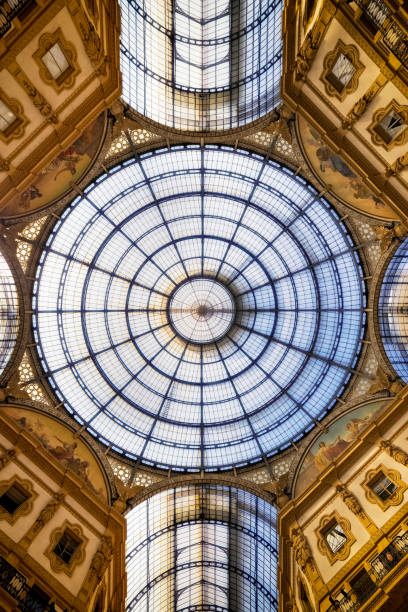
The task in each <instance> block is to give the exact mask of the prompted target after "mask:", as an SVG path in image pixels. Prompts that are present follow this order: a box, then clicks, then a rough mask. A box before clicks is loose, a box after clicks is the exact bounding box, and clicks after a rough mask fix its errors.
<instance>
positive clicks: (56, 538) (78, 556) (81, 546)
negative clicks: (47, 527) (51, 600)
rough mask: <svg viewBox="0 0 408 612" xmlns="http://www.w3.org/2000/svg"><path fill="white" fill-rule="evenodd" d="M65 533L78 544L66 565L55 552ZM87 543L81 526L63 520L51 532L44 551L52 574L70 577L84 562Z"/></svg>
mask: <svg viewBox="0 0 408 612" xmlns="http://www.w3.org/2000/svg"><path fill="white" fill-rule="evenodd" d="M65 532H68V533H69V534H70V535H71V536H72V538H73V539H76V540H78V542H79V543H78V546H77V547H76V549H75V550H74V552H73V554H72V555H71V558H70V560H69V562H68V563H67V562H66V561H64V560H63V559H62V558H61V557H60V556H59V555H58V554H57V553H56V552H55V548H56V546H57V545H58V543H59V542H60V540H61V538H62V537H63V536H64V534H65ZM88 542H89V540H88V538H87V537H86V536H85V534H84V531H83V529H82V527H81V525H78V524H74V523H70V522H69V521H68V520H65V521H64V523H62V524H61V525H60V526H59V527H57V528H56V529H54V530H53V531H52V532H51V534H50V539H49V543H48V546H47V548H46V550H45V551H44V555H45V556H46V557H47V558H48V560H49V562H50V566H51V569H52V570H53V571H54V572H56V573H64V574H67V575H68V576H72V574H73V572H74V570H75V568H76V567H78V566H79V565H81V564H82V563H83V562H84V559H85V549H86V546H87V544H88Z"/></svg>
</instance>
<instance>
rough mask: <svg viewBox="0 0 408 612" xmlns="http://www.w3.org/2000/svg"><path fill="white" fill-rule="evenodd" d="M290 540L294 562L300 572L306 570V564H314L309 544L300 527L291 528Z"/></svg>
mask: <svg viewBox="0 0 408 612" xmlns="http://www.w3.org/2000/svg"><path fill="white" fill-rule="evenodd" d="M290 541H291V544H292V547H293V551H294V553H295V559H296V563H297V564H298V566H299V567H300V569H301V570H302V572H306V569H307V566H308V564H310V565H311V566H312V567H313V566H314V559H313V555H312V551H311V549H310V546H309V544H308V543H307V540H306V538H305V536H304V535H303V533H302V532H301V530H300V528H297V527H295V528H294V529H292V532H291V539H290Z"/></svg>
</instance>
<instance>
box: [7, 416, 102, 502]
mask: <svg viewBox="0 0 408 612" xmlns="http://www.w3.org/2000/svg"><path fill="white" fill-rule="evenodd" d="M2 410H3V411H4V412H5V413H6V414H7V415H8V416H10V417H11V418H12V419H14V420H15V421H17V423H19V424H20V425H22V426H23V427H25V428H26V429H27V430H28V431H29V432H30V433H32V434H34V436H35V437H36V438H38V440H39V441H40V442H41V444H42V445H43V446H44V448H46V449H47V451H49V452H50V453H51V454H52V455H54V457H56V458H57V459H58V461H60V462H61V463H62V465H63V466H64V467H67V468H69V469H70V470H72V471H73V472H74V473H75V474H76V475H77V476H79V477H80V478H82V479H83V480H84V481H85V483H86V484H87V485H88V487H89V488H90V489H91V490H92V492H93V493H96V494H97V495H98V496H99V497H101V498H102V499H103V500H104V501H107V491H106V484H105V480H104V477H103V474H102V471H101V468H100V467H99V465H98V462H97V460H96V458H95V457H94V455H93V453H92V452H91V451H90V449H89V448H88V447H87V446H86V444H85V443H84V442H83V441H82V440H81V439H80V438H74V435H73V432H72V431H71V430H70V429H68V428H67V427H65V426H64V425H63V424H62V423H60V422H59V421H57V420H56V419H53V418H52V417H49V416H46V415H44V414H42V413H40V412H33V411H32V410H29V409H25V408H15V407H13V406H3V407H2Z"/></svg>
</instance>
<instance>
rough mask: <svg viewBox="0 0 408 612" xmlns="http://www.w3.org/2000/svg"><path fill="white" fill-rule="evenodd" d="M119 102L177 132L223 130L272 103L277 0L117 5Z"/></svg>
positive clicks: (137, 0) (144, 0) (156, 0)
mask: <svg viewBox="0 0 408 612" xmlns="http://www.w3.org/2000/svg"><path fill="white" fill-rule="evenodd" d="M120 7H121V14H122V36H121V45H120V52H121V69H122V82H123V98H124V99H125V101H126V102H127V103H128V104H129V105H130V106H132V107H133V108H134V109H135V110H136V111H137V112H138V113H140V114H142V115H144V116H145V117H147V118H149V119H152V120H153V121H156V122H158V123H161V124H163V125H166V126H168V127H171V128H175V129H178V130H189V131H191V130H193V131H194V130H197V131H216V130H227V129H231V128H235V127H239V126H243V125H246V124H248V123H251V122H253V121H256V120H257V119H259V118H260V117H262V116H263V115H265V114H266V113H268V112H270V111H272V110H273V109H274V108H275V107H276V105H277V104H278V102H279V100H280V92H279V80H280V76H281V58H282V42H281V12H282V1H281V0H229V1H228V2H227V1H226V0H174V1H172V2H170V1H169V0H120Z"/></svg>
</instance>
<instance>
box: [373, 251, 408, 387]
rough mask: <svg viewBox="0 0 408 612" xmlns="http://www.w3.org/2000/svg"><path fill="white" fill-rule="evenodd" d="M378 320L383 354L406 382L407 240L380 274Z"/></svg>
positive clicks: (407, 355)
mask: <svg viewBox="0 0 408 612" xmlns="http://www.w3.org/2000/svg"><path fill="white" fill-rule="evenodd" d="M378 322H379V327H380V336H381V340H382V343H383V346H384V349H385V352H386V354H387V357H388V359H389V360H390V363H391V365H392V366H393V368H394V369H395V371H396V372H397V374H398V375H399V376H401V378H402V379H403V381H404V382H406V383H408V240H405V242H404V243H403V244H402V245H401V246H400V247H399V248H398V250H397V251H396V253H395V255H394V256H393V257H392V259H391V261H390V263H389V265H388V268H387V271H386V273H385V275H384V280H383V282H382V286H381V292H380V297H379V300H378Z"/></svg>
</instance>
